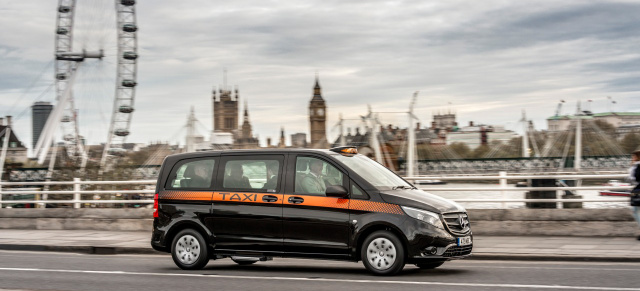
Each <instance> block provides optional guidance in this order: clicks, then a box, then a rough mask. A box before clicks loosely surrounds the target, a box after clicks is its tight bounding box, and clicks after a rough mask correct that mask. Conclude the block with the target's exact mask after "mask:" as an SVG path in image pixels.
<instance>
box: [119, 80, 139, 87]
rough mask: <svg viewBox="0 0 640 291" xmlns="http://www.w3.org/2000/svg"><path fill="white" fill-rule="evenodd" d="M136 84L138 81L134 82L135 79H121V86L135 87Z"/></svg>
mask: <svg viewBox="0 0 640 291" xmlns="http://www.w3.org/2000/svg"><path fill="white" fill-rule="evenodd" d="M136 85H138V83H136V81H134V80H122V86H125V87H135V86H136Z"/></svg>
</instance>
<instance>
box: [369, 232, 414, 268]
mask: <svg viewBox="0 0 640 291" xmlns="http://www.w3.org/2000/svg"><path fill="white" fill-rule="evenodd" d="M360 258H361V259H362V264H363V265H364V267H365V268H367V270H369V272H371V273H373V274H374V275H378V276H391V275H395V274H397V273H398V272H400V271H402V268H404V262H405V251H404V247H403V246H402V242H401V241H400V239H399V238H398V237H397V236H396V235H395V234H393V233H391V232H390V231H386V230H378V231H375V232H373V233H372V234H370V235H369V236H368V237H367V238H366V239H365V240H364V241H363V242H362V245H361V246H360Z"/></svg>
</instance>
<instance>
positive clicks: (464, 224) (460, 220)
mask: <svg viewBox="0 0 640 291" xmlns="http://www.w3.org/2000/svg"><path fill="white" fill-rule="evenodd" d="M458 224H459V225H460V227H461V228H462V229H464V228H465V227H467V221H466V220H465V219H464V217H462V216H459V217H458Z"/></svg>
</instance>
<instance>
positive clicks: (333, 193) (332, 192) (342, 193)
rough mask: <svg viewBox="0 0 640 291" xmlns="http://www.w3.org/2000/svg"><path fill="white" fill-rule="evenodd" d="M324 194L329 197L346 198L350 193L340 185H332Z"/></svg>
mask: <svg viewBox="0 0 640 291" xmlns="http://www.w3.org/2000/svg"><path fill="white" fill-rule="evenodd" d="M324 194H326V195H327V197H338V198H345V197H347V195H348V194H349V193H348V192H347V189H345V188H344V187H342V186H340V185H331V186H329V187H327V190H326V191H325V192H324Z"/></svg>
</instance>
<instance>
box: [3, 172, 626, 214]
mask: <svg viewBox="0 0 640 291" xmlns="http://www.w3.org/2000/svg"><path fill="white" fill-rule="evenodd" d="M626 177H627V175H625V174H603V175H568V174H562V175H518V174H516V175H507V173H506V172H500V173H499V174H498V175H466V176H414V177H405V178H404V179H405V180H408V181H414V182H415V181H419V180H441V181H498V182H499V186H498V187H475V188H468V187H466V188H465V187H437V186H436V187H419V188H420V189H421V190H426V191H429V192H441V191H499V192H500V193H502V198H492V199H486V198H484V199H483V198H454V199H452V200H454V201H456V202H474V203H502V207H503V208H506V203H509V202H627V201H628V198H626V197H622V198H621V197H606V198H587V199H570V200H569V199H513V198H508V197H506V193H507V192H511V191H520V192H521V191H574V190H626V189H630V188H631V187H629V186H565V187H517V188H516V187H509V186H508V183H507V182H508V181H509V180H524V179H570V180H593V179H600V180H602V179H624V178H626ZM155 184H156V180H132V181H81V180H80V179H79V178H75V179H74V180H73V181H51V182H0V208H1V207H2V205H3V204H37V205H44V204H73V207H74V208H80V207H82V204H151V203H153V200H152V199H127V197H126V195H125V196H123V199H118V200H114V199H97V200H94V199H91V200H87V199H84V200H83V199H81V195H83V194H94V195H96V194H143V195H145V196H148V195H147V194H154V193H155ZM53 185H59V186H64V185H66V186H73V190H47V191H45V190H41V189H34V188H26V189H25V188H21V189H20V188H16V189H5V190H2V187H7V186H53ZM83 185H85V186H86V185H88V186H97V185H108V186H116V185H140V186H147V189H139V190H127V189H123V190H118V189H104V190H83V189H82V186H83ZM7 194H35V195H36V196H40V197H42V198H41V199H31V200H2V198H3V197H2V196H3V195H7ZM69 194H71V195H73V199H67V200H51V199H47V196H48V195H69Z"/></svg>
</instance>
